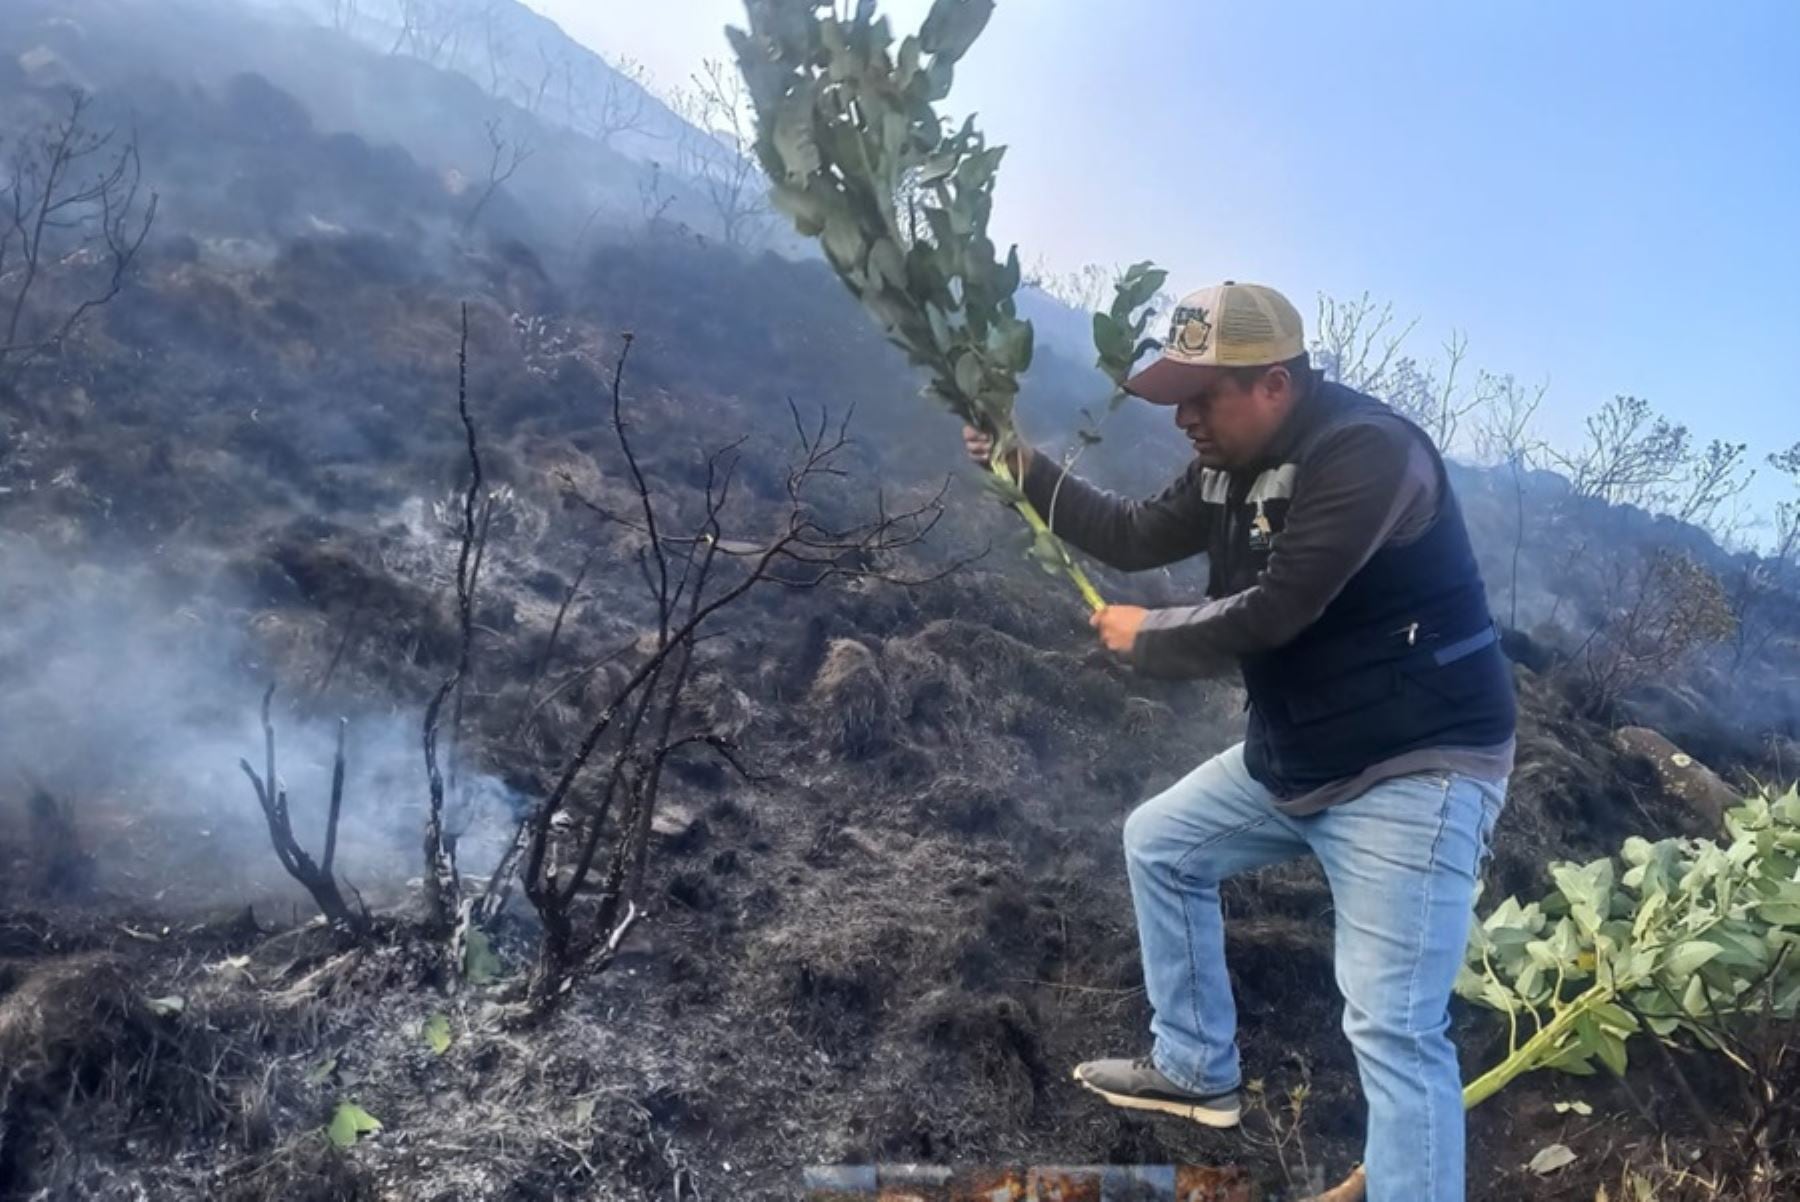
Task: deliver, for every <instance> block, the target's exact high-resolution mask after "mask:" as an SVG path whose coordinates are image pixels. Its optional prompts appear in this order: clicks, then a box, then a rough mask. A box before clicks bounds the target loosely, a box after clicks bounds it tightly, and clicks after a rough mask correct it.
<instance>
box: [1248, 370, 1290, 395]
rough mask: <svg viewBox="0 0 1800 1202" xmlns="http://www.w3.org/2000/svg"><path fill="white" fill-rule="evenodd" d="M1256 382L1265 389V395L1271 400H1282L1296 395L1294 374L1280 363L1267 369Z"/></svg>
mask: <svg viewBox="0 0 1800 1202" xmlns="http://www.w3.org/2000/svg"><path fill="white" fill-rule="evenodd" d="M1256 383H1257V386H1258V387H1260V388H1261V389H1262V390H1263V395H1264V396H1265V397H1267V398H1268V399H1270V400H1280V399H1283V398H1286V397H1291V396H1293V395H1294V374H1293V373H1292V372H1290V371H1289V370H1288V369H1287V368H1286V366H1284V365H1283V364H1280V363H1277V364H1275V365H1273V366H1272V367H1270V368H1269V370H1268V371H1265V372H1264V373H1263V374H1262V376H1261V377H1260V378H1259V379H1258V380H1257V381H1256Z"/></svg>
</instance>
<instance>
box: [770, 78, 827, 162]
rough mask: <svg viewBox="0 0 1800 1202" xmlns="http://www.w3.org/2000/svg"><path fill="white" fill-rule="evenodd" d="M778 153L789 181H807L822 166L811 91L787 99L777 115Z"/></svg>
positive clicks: (776, 148)
mask: <svg viewBox="0 0 1800 1202" xmlns="http://www.w3.org/2000/svg"><path fill="white" fill-rule="evenodd" d="M774 142H775V150H776V153H778V154H779V155H780V156H781V162H782V165H783V166H785V167H786V168H787V173H788V178H789V179H791V180H798V181H804V180H805V179H806V178H807V177H808V176H810V175H812V174H813V173H814V172H815V171H817V170H818V169H819V167H820V166H821V159H820V157H819V144H818V143H817V142H816V141H814V140H813V104H812V93H811V92H810V91H800V92H795V93H794V94H792V95H790V96H788V97H787V98H786V99H784V100H783V101H782V103H781V108H780V109H779V110H777V111H776V114H775V132H774Z"/></svg>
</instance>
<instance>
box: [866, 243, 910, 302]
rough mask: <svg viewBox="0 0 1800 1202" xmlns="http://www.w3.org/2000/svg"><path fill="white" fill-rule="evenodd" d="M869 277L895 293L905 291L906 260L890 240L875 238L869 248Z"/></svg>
mask: <svg viewBox="0 0 1800 1202" xmlns="http://www.w3.org/2000/svg"><path fill="white" fill-rule="evenodd" d="M869 276H870V278H872V279H878V280H880V281H881V282H882V283H884V284H886V285H888V286H889V287H890V288H892V289H894V290H895V291H896V292H902V293H903V292H905V291H906V260H905V259H903V258H902V257H901V256H900V248H899V247H898V246H896V245H894V242H893V239H891V238H877V239H876V240H875V244H874V245H873V246H871V247H869Z"/></svg>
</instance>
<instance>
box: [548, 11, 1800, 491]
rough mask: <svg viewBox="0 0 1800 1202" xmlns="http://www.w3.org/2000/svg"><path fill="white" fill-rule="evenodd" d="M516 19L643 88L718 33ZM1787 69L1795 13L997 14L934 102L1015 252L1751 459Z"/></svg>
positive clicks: (1789, 197)
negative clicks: (1458, 351) (966, 125)
mask: <svg viewBox="0 0 1800 1202" xmlns="http://www.w3.org/2000/svg"><path fill="white" fill-rule="evenodd" d="M531 2H532V4H533V7H535V8H537V9H539V10H540V11H542V12H544V13H546V14H547V15H549V16H551V17H553V18H555V19H557V20H558V21H559V22H560V23H561V24H562V25H563V26H564V28H565V29H566V30H568V31H569V32H570V33H571V34H572V35H574V36H576V37H578V38H581V39H582V40H583V41H585V42H587V43H588V44H590V45H592V46H594V47H595V48H596V49H599V50H600V51H602V52H603V53H607V54H612V55H617V54H628V55H633V56H635V57H637V58H639V59H641V60H642V61H644V62H645V63H646V64H647V65H648V66H649V68H650V69H651V71H652V72H653V73H654V74H655V76H656V77H657V79H658V81H659V82H662V83H675V82H679V81H680V80H681V79H682V78H683V77H684V76H685V75H686V73H687V72H688V71H690V70H692V69H693V67H694V66H696V65H697V64H698V62H699V60H700V59H701V58H702V57H705V56H709V55H722V54H724V53H725V49H724V40H723V37H722V34H721V32H720V30H721V28H722V26H723V25H724V24H725V23H726V22H728V21H736V20H739V16H740V13H741V9H740V7H739V5H738V4H737V3H736V2H735V0H662V2H660V3H656V4H641V5H640V4H632V5H627V4H624V3H620V2H618V0H611V2H609V3H606V4H605V5H595V4H592V3H589V2H588V0H531ZM928 7H929V3H928V0H888V2H886V3H884V4H883V5H882V9H883V11H885V12H888V13H889V14H891V16H892V18H893V20H894V23H895V26H896V28H897V29H899V30H902V31H904V30H909V29H913V28H916V27H917V23H918V21H919V20H920V19H921V18H922V16H923V14H924V12H925V11H926V9H928ZM1796 50H1800V3H1793V2H1791V0H1741V2H1740V0H1734V2H1731V3H1721V4H1693V3H1684V4H1677V3H1671V2H1662V0H1657V2H1635V3H1627V2H1625V0H1584V2H1582V3H1552V2H1550V0H1525V2H1513V3H1501V2H1497V0H1485V2H1475V0H1466V2H1457V3H1437V2H1433V3H1426V2H1423V0H1407V2H1400V0H1384V2H1383V3H1375V4H1356V5H1349V4H1342V3H1336V2H1327V0H1306V2H1302V0H1288V2H1283V3H1259V4H1244V3H1232V4H1225V3H1213V2H1210V0H1208V2H1205V3H1195V2H1191V0H1178V2H1176V3H1170V2H1169V0H1155V2H1153V0H1108V2H1107V3H1105V4H1101V3H1098V2H1097V0H1000V2H999V6H998V10H997V12H996V14H995V17H994V20H993V22H992V24H991V25H990V26H989V27H988V31H987V33H986V34H985V35H984V36H983V37H982V40H981V42H980V43H979V44H978V45H977V46H976V48H975V50H974V51H973V52H972V54H971V56H970V57H969V59H968V60H967V61H966V62H965V63H964V64H963V68H962V71H961V73H960V76H959V79H958V83H957V88H956V91H955V93H954V94H953V96H952V98H951V102H950V107H951V108H953V109H954V110H956V111H957V112H959V113H961V112H967V111H971V110H972V111H975V112H977V113H978V114H979V115H980V120H981V124H982V125H983V127H984V128H985V129H986V130H987V131H988V134H989V136H990V138H991V139H992V140H994V141H997V142H1004V143H1006V144H1008V145H1009V146H1010V147H1011V149H1010V151H1009V152H1008V158H1007V162H1006V165H1005V167H1004V168H1003V171H1002V174H1001V180H1000V185H999V191H998V195H997V200H996V218H995V220H996V225H997V227H998V229H997V233H998V234H999V235H1000V236H1001V237H1002V238H1003V239H1007V240H1013V241H1017V242H1018V243H1019V244H1020V248H1021V252H1022V254H1023V255H1024V257H1025V259H1026V260H1027V261H1028V262H1029V261H1032V260H1033V259H1035V258H1036V257H1037V256H1039V255H1042V256H1043V257H1044V258H1045V259H1046V260H1047V261H1048V262H1049V263H1050V264H1051V265H1053V266H1057V267H1062V268H1071V267H1075V266H1078V265H1080V264H1082V263H1087V262H1102V263H1115V262H1116V263H1126V262H1131V261H1133V260H1136V259H1142V258H1150V259H1155V260H1156V261H1157V262H1159V263H1160V264H1162V265H1164V266H1166V267H1168V268H1170V269H1171V271H1172V273H1173V278H1172V280H1171V285H1172V287H1175V288H1177V289H1178V290H1179V289H1185V288H1186V287H1198V286H1200V285H1201V284H1204V283H1208V282H1212V281H1214V280H1216V279H1220V278H1225V277H1231V278H1236V279H1251V280H1259V281H1262V282H1265V283H1269V284H1273V285H1275V286H1276V287H1278V288H1280V289H1282V290H1283V291H1284V292H1286V293H1288V295H1289V296H1290V297H1292V298H1293V299H1294V300H1295V302H1296V303H1297V304H1298V305H1299V306H1300V308H1301V310H1302V312H1304V313H1307V314H1308V315H1310V314H1311V312H1312V308H1313V302H1314V299H1315V298H1316V296H1317V294H1318V293H1320V292H1325V293H1329V294H1331V295H1334V296H1356V295H1359V294H1361V293H1362V292H1364V291H1365V290H1366V291H1367V292H1369V293H1371V294H1372V295H1373V296H1374V297H1376V298H1377V299H1380V300H1387V301H1392V302H1393V303H1394V306H1395V308H1396V310H1397V311H1399V312H1400V313H1402V314H1404V315H1406V316H1408V317H1412V316H1416V317H1418V318H1419V319H1420V324H1419V328H1418V332H1417V333H1416V334H1415V335H1414V341H1413V344H1412V345H1413V348H1414V349H1415V350H1416V351H1419V352H1427V353H1428V352H1430V351H1432V350H1433V349H1434V348H1435V346H1436V345H1437V344H1438V343H1441V342H1442V341H1443V339H1444V337H1445V336H1446V335H1447V334H1449V333H1450V331H1451V330H1452V329H1456V330H1460V331H1462V332H1464V333H1466V334H1467V336H1468V338H1469V344H1470V358H1471V361H1472V362H1473V363H1474V364H1476V365H1479V366H1484V367H1487V368H1490V369H1494V370H1498V371H1507V372H1512V373H1514V374H1516V375H1518V376H1520V377H1522V378H1526V379H1531V380H1542V379H1548V380H1549V383H1550V392H1549V396H1548V399H1547V401H1546V407H1545V410H1544V414H1543V422H1544V426H1545V430H1546V432H1547V433H1548V434H1550V435H1551V436H1552V437H1553V438H1556V439H1559V440H1562V441H1568V440H1570V439H1572V438H1574V437H1575V436H1576V434H1577V433H1578V431H1579V426H1580V421H1581V418H1582V416H1583V415H1584V414H1585V413H1586V412H1587V411H1588V410H1590V409H1591V408H1592V407H1593V406H1595V405H1597V404H1598V403H1600V402H1601V401H1603V400H1605V399H1606V398H1607V397H1610V396H1611V395H1613V394H1614V393H1633V394H1636V395H1639V396H1643V397H1646V398H1648V399H1650V400H1651V401H1652V402H1653V403H1654V404H1655V405H1657V406H1658V407H1659V408H1660V409H1662V410H1663V411H1664V412H1666V413H1668V414H1669V415H1670V416H1671V417H1673V418H1675V419H1676V420H1679V421H1682V422H1685V423H1687V424H1688V426H1689V427H1690V428H1691V429H1692V430H1693V431H1694V433H1695V435H1696V437H1697V438H1698V439H1700V440H1702V441H1704V440H1705V439H1708V438H1714V437H1718V438H1728V439H1732V440H1734V441H1735V440H1743V441H1747V442H1749V443H1750V444H1751V448H1752V451H1753V452H1755V453H1756V455H1757V458H1758V459H1759V460H1760V458H1761V456H1762V454H1763V453H1766V452H1768V451H1772V450H1776V449H1779V448H1781V447H1785V446H1787V445H1789V444H1791V443H1793V442H1794V441H1795V440H1796V439H1800V383H1797V382H1796V376H1795V374H1794V372H1793V371H1792V369H1791V368H1790V366H1789V363H1788V360H1789V358H1790V356H1791V351H1792V349H1793V348H1794V347H1796V346H1797V345H1800V217H1797V214H1800V203H1797V201H1800V70H1797V69H1796V66H1795V62H1794V56H1795V52H1796ZM1758 493H1759V499H1762V500H1765V501H1766V500H1768V499H1771V498H1772V497H1773V496H1774V495H1775V494H1774V493H1773V492H1772V491H1765V490H1763V489H1759V490H1758Z"/></svg>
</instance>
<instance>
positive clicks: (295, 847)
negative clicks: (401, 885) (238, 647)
mask: <svg viewBox="0 0 1800 1202" xmlns="http://www.w3.org/2000/svg"><path fill="white" fill-rule="evenodd" d="M274 699H275V686H274V685H270V686H269V688H268V691H267V692H265V693H264V694H263V701H262V728H263V769H264V774H263V775H261V776H258V775H257V772H256V769H255V768H252V767H251V766H250V761H249V760H247V759H246V760H239V761H238V766H239V767H240V768H242V769H243V770H244V775H245V776H247V777H249V779H250V784H251V787H252V788H254V789H255V790H256V801H257V804H258V805H260V806H261V807H262V812H263V818H264V819H265V820H267V822H268V824H269V841H270V842H271V843H273V844H274V845H275V857H276V858H277V859H278V860H280V861H281V866H282V867H283V868H284V869H286V870H287V874H288V875H289V876H291V877H293V878H294V879H295V880H296V881H299V882H300V884H301V885H302V886H304V887H305V889H306V891H307V892H308V893H310V894H312V897H313V901H315V902H316V903H318V906H319V910H320V912H322V913H323V914H324V915H325V920H326V921H327V922H328V923H330V924H331V925H332V926H333V927H335V928H337V929H338V930H341V931H343V932H345V933H347V934H351V935H356V936H361V935H363V934H366V933H367V931H368V929H369V921H370V920H369V911H368V909H367V907H363V908H362V909H361V911H360V912H358V911H355V910H352V909H351V908H350V906H349V905H348V904H347V903H346V902H345V901H344V895H343V893H342V892H341V891H340V890H339V889H338V883H337V873H336V869H335V863H336V860H337V836H338V819H339V818H340V817H341V816H342V814H343V805H344V731H345V728H346V727H347V726H348V723H347V722H345V721H343V720H341V719H340V720H339V722H338V731H337V755H336V757H335V758H334V759H333V761H332V766H331V802H330V808H329V809H328V810H327V811H326V816H325V851H324V854H323V855H322V856H321V857H320V859H319V860H318V861H317V862H314V860H313V858H312V857H311V856H310V855H308V854H307V853H306V849H305V848H303V847H301V846H300V842H299V840H297V839H295V838H294V828H293V824H292V822H291V821H290V820H289V816H288V795H287V788H286V786H284V785H283V784H281V781H280V778H279V777H277V776H276V774H275V724H274V722H273V721H272V720H271V719H270V717H269V707H270V705H271V704H272V703H273V701H274Z"/></svg>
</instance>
